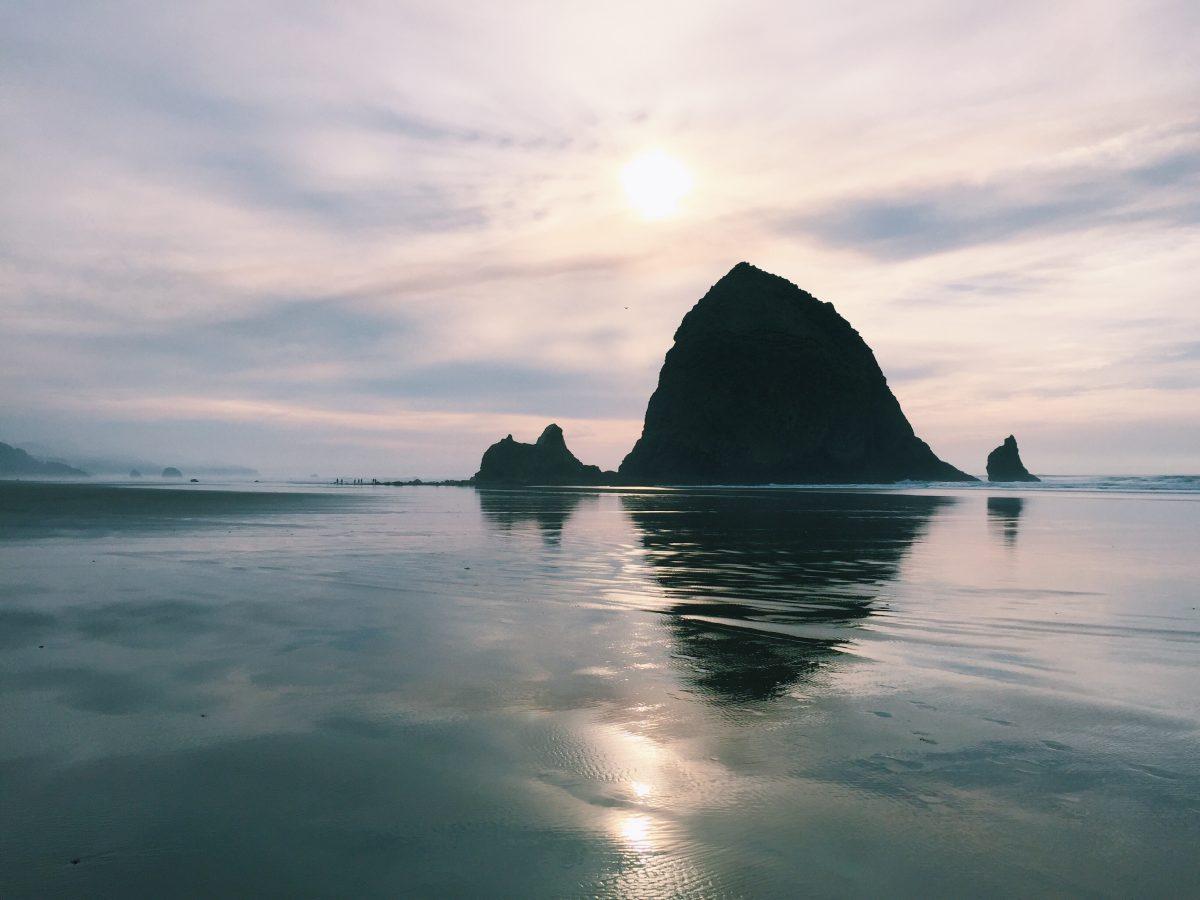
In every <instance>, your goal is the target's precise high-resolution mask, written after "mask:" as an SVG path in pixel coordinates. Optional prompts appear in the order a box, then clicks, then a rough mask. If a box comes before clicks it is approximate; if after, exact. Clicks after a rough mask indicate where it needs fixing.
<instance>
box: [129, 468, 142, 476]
mask: <svg viewBox="0 0 1200 900" xmlns="http://www.w3.org/2000/svg"><path fill="white" fill-rule="evenodd" d="M129 477H130V478H141V477H142V473H141V472H139V471H138V470H137V469H130V470H129Z"/></svg>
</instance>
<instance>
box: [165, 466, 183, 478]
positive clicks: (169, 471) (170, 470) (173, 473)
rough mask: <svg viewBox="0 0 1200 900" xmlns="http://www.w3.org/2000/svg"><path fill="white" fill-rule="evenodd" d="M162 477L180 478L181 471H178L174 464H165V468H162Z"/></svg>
mask: <svg viewBox="0 0 1200 900" xmlns="http://www.w3.org/2000/svg"><path fill="white" fill-rule="evenodd" d="M162 477H163V478H182V477H183V473H182V472H180V471H179V470H178V469H177V468H175V467H174V466H167V467H166V468H165V469H163V470H162Z"/></svg>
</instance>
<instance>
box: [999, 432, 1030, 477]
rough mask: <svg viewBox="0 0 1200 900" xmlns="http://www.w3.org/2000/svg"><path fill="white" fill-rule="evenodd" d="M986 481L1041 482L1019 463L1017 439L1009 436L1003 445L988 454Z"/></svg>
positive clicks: (1019, 455)
mask: <svg viewBox="0 0 1200 900" xmlns="http://www.w3.org/2000/svg"><path fill="white" fill-rule="evenodd" d="M987 476H988V481H1041V480H1042V479H1040V478H1038V477H1037V476H1036V475H1031V474H1030V473H1029V470H1028V469H1026V468H1025V464H1024V463H1023V462H1021V453H1020V451H1018V450H1017V439H1016V438H1015V437H1013V436H1012V435H1011V434H1010V435H1009V436H1008V437H1006V438H1005V439H1004V443H1003V444H1001V445H1000V446H999V447H997V448H996V449H995V450H993V451H992V452H991V453H989V454H988V458H987Z"/></svg>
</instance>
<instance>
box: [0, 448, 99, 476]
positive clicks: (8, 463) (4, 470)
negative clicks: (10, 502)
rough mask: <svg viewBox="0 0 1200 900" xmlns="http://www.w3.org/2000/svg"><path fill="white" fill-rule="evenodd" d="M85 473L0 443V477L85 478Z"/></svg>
mask: <svg viewBox="0 0 1200 900" xmlns="http://www.w3.org/2000/svg"><path fill="white" fill-rule="evenodd" d="M87 474H88V473H87V472H85V471H83V470H82V469H76V468H75V467H74V466H68V465H67V464H66V463H60V462H49V461H45V460H40V459H37V458H36V457H33V456H30V455H29V454H28V453H26V452H25V451H24V450H22V449H21V448H20V447H14V446H12V445H11V444H5V443H2V442H0V477H3V476H6V475H18V476H20V475H24V476H34V477H41V478H86V477H87Z"/></svg>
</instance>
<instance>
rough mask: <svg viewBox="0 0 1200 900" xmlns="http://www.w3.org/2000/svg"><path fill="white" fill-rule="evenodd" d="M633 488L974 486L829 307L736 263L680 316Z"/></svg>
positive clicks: (628, 478) (629, 467)
mask: <svg viewBox="0 0 1200 900" xmlns="http://www.w3.org/2000/svg"><path fill="white" fill-rule="evenodd" d="M620 477H621V480H622V481H623V482H625V483H629V484H721V483H724V484H761V483H771V482H774V483H797V484H802V483H825V484H829V483H839V482H840V483H875V482H883V483H886V482H894V481H903V480H930V481H975V480H976V479H975V478H973V477H972V476H970V475H967V474H966V473H964V472H961V471H959V470H958V469H956V468H954V466H952V465H950V464H949V463H946V462H943V461H942V460H940V459H938V458H937V457H936V456H935V455H934V454H933V451H932V450H930V449H929V446H928V445H927V444H926V443H925V442H924V441H922V440H920V439H919V438H918V437H917V436H916V435H915V434H914V433H913V429H912V426H911V425H910V424H909V422H908V420H907V419H906V418H905V417H904V413H903V411H902V410H901V409H900V404H899V402H897V400H896V398H895V396H894V395H893V394H892V392H891V390H890V389H889V388H888V385H887V380H886V379H885V378H884V376H883V373H882V372H881V371H880V369H879V365H878V363H876V361H875V356H874V354H873V353H872V352H871V348H870V347H868V346H867V345H866V343H865V342H864V341H863V339H862V338H861V337H860V336H859V334H858V332H857V331H855V330H854V329H853V328H852V327H851V326H850V323H849V322H847V321H846V320H845V319H843V318H842V317H841V316H840V315H838V313H837V311H836V310H834V308H833V305H832V304H830V303H823V302H821V301H820V300H817V299H816V298H815V297H813V296H812V295H810V294H808V293H805V292H804V291H802V290H800V288H798V287H796V286H795V285H794V284H792V283H791V282H789V281H786V280H785V279H783V278H780V277H778V276H776V275H771V274H769V273H767V272H764V271H762V270H761V269H757V268H755V267H754V266H751V265H750V264H748V263H739V264H738V265H736V266H735V267H734V268H733V269H732V270H731V271H730V272H729V274H727V275H726V276H725V277H724V278H722V279H721V280H720V281H718V282H717V283H716V284H715V285H714V286H713V287H712V289H711V290H709V292H708V293H707V294H705V295H704V297H703V298H702V299H701V300H700V302H699V303H697V304H696V305H695V306H694V307H693V308H692V310H691V311H690V312H689V313H688V314H687V315H686V316H684V319H683V322H682V323H681V324H680V326H679V329H678V331H676V332H675V345H674V346H673V347H672V348H671V349H670V350H669V351H668V353H667V357H666V361H665V362H664V363H663V367H662V372H661V373H660V374H659V379H658V388H657V389H656V390H655V391H654V394H653V396H651V398H650V403H649V406H648V407H647V409H646V422H645V426H644V428H643V430H642V436H641V438H640V439H639V440H638V442H637V443H636V444H635V445H634V448H633V450H632V451H630V453H629V455H628V456H626V457H625V461H624V462H623V463H621V468H620Z"/></svg>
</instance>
